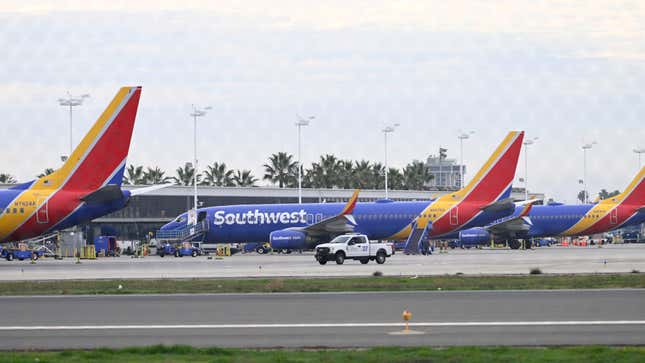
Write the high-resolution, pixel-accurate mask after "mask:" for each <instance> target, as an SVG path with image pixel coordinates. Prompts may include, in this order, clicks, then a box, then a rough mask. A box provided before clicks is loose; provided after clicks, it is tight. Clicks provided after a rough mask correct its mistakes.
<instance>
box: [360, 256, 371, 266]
mask: <svg viewBox="0 0 645 363" xmlns="http://www.w3.org/2000/svg"><path fill="white" fill-rule="evenodd" d="M368 262H370V259H369V258H361V263H362V264H363V265H366V264H367V263H368Z"/></svg>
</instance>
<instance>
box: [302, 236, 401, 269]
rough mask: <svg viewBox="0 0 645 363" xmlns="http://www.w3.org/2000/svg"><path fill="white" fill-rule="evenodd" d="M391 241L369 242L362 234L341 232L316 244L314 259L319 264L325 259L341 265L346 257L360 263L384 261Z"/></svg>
mask: <svg viewBox="0 0 645 363" xmlns="http://www.w3.org/2000/svg"><path fill="white" fill-rule="evenodd" d="M392 250H393V246H392V244H391V243H378V242H370V240H369V239H368V238H367V236H366V235H364V234H343V235H340V236H338V237H336V238H334V239H333V240H331V242H329V243H323V244H319V245H318V246H316V255H315V257H316V261H318V263H320V264H321V265H324V264H326V263H327V261H336V263H337V264H339V265H342V264H343V262H345V260H346V259H348V258H349V259H352V260H359V261H361V263H362V264H366V263H368V262H370V260H373V261H376V263H378V264H382V263H385V259H386V258H387V257H390V256H392Z"/></svg>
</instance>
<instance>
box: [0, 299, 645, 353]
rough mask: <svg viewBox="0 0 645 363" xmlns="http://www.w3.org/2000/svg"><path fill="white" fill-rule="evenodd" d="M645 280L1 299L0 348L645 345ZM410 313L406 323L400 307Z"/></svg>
mask: <svg viewBox="0 0 645 363" xmlns="http://www.w3.org/2000/svg"><path fill="white" fill-rule="evenodd" d="M644 299H645V289H618V290H554V291H463V292H389V293H284V294H282V293H280V294H212V295H120V296H36V297H0V311H2V323H1V324H0V349H63V348H94V347H124V346H133V345H151V344H190V345H193V346H220V347H369V346H387V345H397V346H399V345H400V346H427V345H430V346H450V345H523V346H527V345H540V346H541V345H570V344H571V345H573V344H576V345H577V344H612V345H624V344H638V345H641V344H645V304H643V303H642V302H643V301H644ZM406 308H407V309H409V310H410V311H411V312H412V313H413V317H412V326H411V329H412V330H414V331H416V332H418V333H419V334H399V335H396V334H392V333H397V332H400V331H401V330H402V329H403V324H402V321H401V312H402V311H403V310H404V309H406Z"/></svg>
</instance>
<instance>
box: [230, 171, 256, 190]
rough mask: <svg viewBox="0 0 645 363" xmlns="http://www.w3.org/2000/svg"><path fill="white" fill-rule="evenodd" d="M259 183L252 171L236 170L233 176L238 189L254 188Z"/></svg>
mask: <svg viewBox="0 0 645 363" xmlns="http://www.w3.org/2000/svg"><path fill="white" fill-rule="evenodd" d="M257 181H258V180H257V179H256V178H255V177H254V176H253V174H251V170H236V171H235V175H234V176H233V182H234V183H235V185H236V186H238V187H254V186H255V183H256V182H257Z"/></svg>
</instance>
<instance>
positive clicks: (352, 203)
mask: <svg viewBox="0 0 645 363" xmlns="http://www.w3.org/2000/svg"><path fill="white" fill-rule="evenodd" d="M360 191H361V190H360V189H356V190H354V194H352V197H351V198H349V200H348V201H347V204H346V205H345V208H343V211H342V212H340V214H341V215H346V214H352V212H354V207H356V202H357V201H358V193H360Z"/></svg>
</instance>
